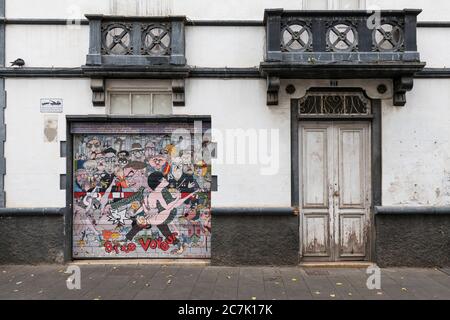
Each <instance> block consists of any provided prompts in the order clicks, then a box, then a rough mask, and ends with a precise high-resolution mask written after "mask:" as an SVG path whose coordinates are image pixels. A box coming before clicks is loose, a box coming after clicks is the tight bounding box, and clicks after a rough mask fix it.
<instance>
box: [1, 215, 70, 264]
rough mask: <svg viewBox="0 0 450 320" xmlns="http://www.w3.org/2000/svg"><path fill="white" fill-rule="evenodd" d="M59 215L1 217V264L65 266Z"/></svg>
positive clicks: (62, 222) (62, 234) (62, 230)
mask: <svg viewBox="0 0 450 320" xmlns="http://www.w3.org/2000/svg"><path fill="white" fill-rule="evenodd" d="M64 241H65V239H64V217H63V216H62V215H45V216H44V215H41V216H39V215H33V216H26V215H15V216H13V215H12V216H7V215H0V243H1V246H2V249H1V250H0V264H39V263H64Z"/></svg>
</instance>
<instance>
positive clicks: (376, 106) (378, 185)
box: [290, 87, 382, 261]
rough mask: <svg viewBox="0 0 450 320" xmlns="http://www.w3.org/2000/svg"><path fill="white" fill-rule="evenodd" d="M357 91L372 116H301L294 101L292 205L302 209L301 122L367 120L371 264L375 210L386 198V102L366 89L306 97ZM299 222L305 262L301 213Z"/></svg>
mask: <svg viewBox="0 0 450 320" xmlns="http://www.w3.org/2000/svg"><path fill="white" fill-rule="evenodd" d="M344 91H345V92H355V93H363V94H364V95H365V97H366V98H367V99H368V100H369V101H370V103H371V110H372V113H371V114H370V115H367V116H347V117H342V116H317V117H307V118H306V117H305V118H301V117H299V112H298V108H299V102H300V100H301V99H300V98H297V99H291V117H290V118H291V206H292V207H294V208H295V209H296V211H297V212H299V210H300V170H301V168H300V165H299V163H300V161H299V160H300V158H299V157H300V149H299V141H300V137H299V127H300V121H315V122H320V121H345V122H351V121H355V122H361V121H367V122H369V126H370V132H371V133H370V137H369V138H370V167H371V196H372V203H371V206H370V237H369V239H368V241H369V244H368V248H369V250H368V252H367V256H366V260H367V261H375V258H376V257H375V240H376V239H375V237H376V233H375V217H374V213H375V210H374V208H375V207H376V206H381V204H382V198H381V192H382V140H381V139H382V109H381V107H382V102H381V99H372V98H369V97H368V96H367V94H366V92H365V90H364V89H362V88H335V87H334V88H332V87H321V88H311V89H309V90H307V92H306V94H305V95H307V94H308V93H310V92H324V93H326V92H344ZM298 219H299V238H300V239H299V259H300V261H302V258H303V257H302V239H301V237H302V232H301V230H300V219H301V214H299V215H298Z"/></svg>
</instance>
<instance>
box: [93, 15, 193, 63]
mask: <svg viewBox="0 0 450 320" xmlns="http://www.w3.org/2000/svg"><path fill="white" fill-rule="evenodd" d="M86 17H87V18H88V20H89V25H90V45H89V54H88V56H87V62H86V64H87V65H90V66H98V65H122V66H126V65H128V66H148V65H176V66H183V65H185V64H186V58H185V39H184V23H185V20H186V19H185V17H179V16H174V17H128V16H123V17H122V16H121V17H118V16H114V17H113V16H103V15H87V16H86Z"/></svg>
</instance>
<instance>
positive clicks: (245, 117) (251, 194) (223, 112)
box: [175, 79, 291, 207]
mask: <svg viewBox="0 0 450 320" xmlns="http://www.w3.org/2000/svg"><path fill="white" fill-rule="evenodd" d="M186 99H187V100H186V107H185V108H175V111H176V113H179V114H183V113H186V114H199V115H209V114H210V115H211V118H212V126H213V128H215V129H217V130H219V131H220V132H222V133H223V134H224V135H225V136H226V133H225V130H227V129H240V128H244V129H250V130H253V129H254V130H260V129H267V130H270V129H275V130H277V131H278V132H279V137H280V145H279V158H278V157H277V160H279V164H280V165H279V170H278V171H277V172H276V174H274V175H262V174H261V170H262V169H263V168H267V166H266V165H264V164H261V162H259V160H258V164H254V165H252V164H246V165H240V164H237V163H234V164H228V163H225V161H223V163H222V164H221V163H219V162H218V160H219V159H216V160H215V161H213V164H212V165H213V174H215V175H217V176H218V177H219V178H218V184H219V191H218V192H213V194H212V205H213V206H221V207H222V206H225V207H226V206H289V205H290V199H291V198H290V197H291V194H290V164H289V163H290V119H289V112H290V111H289V108H287V107H285V105H280V106H276V107H268V106H267V105H266V82H265V81H264V80H257V79H256V80H252V79H248V80H218V79H189V80H188V81H187V86H186ZM213 139H214V140H215V141H217V136H213ZM226 141H227V140H226V139H225V142H226ZM263 141H266V140H263ZM269 144H270V141H267V144H265V145H269ZM222 145H223V144H222ZM269 147H270V146H269ZM225 151H226V149H225V150H224V152H225ZM218 153H219V154H218V157H220V146H219V152H218ZM274 156H277V155H274ZM236 162H237V161H236Z"/></svg>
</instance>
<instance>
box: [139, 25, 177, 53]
mask: <svg viewBox="0 0 450 320" xmlns="http://www.w3.org/2000/svg"><path fill="white" fill-rule="evenodd" d="M170 41H171V34H170V26H169V25H168V24H161V23H155V24H149V25H142V48H141V53H142V54H143V55H151V56H164V55H170Z"/></svg>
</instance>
